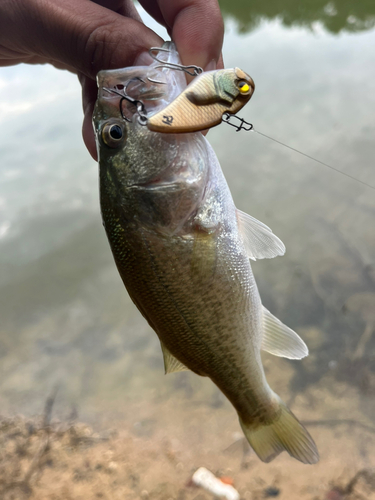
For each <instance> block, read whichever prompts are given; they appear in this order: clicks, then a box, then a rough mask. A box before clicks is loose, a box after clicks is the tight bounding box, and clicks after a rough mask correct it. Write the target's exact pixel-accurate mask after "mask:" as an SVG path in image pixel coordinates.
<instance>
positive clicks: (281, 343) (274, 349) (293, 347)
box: [261, 306, 309, 359]
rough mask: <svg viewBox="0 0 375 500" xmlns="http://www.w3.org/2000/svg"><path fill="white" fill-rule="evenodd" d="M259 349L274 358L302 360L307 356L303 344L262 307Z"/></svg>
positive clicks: (291, 331)
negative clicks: (272, 355)
mask: <svg viewBox="0 0 375 500" xmlns="http://www.w3.org/2000/svg"><path fill="white" fill-rule="evenodd" d="M261 349H263V351H267V352H269V353H271V354H274V355H275V356H281V357H283V358H289V359H302V358H305V357H306V356H307V355H308V354H309V350H308V348H307V345H306V344H305V342H304V341H303V340H302V339H301V337H300V336H299V335H297V333H296V332H294V331H293V330H292V329H291V328H289V327H288V326H286V325H284V323H282V322H281V321H280V320H279V319H277V318H276V317H275V316H274V315H273V314H271V313H270V312H269V311H268V309H266V308H265V307H264V306H263V339H262V346H261Z"/></svg>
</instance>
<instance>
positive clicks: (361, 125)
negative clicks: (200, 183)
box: [0, 0, 375, 422]
mask: <svg viewBox="0 0 375 500" xmlns="http://www.w3.org/2000/svg"><path fill="white" fill-rule="evenodd" d="M221 5H222V10H223V13H224V15H225V20H226V37H225V44H224V59H225V63H226V66H227V67H231V66H239V67H241V68H243V69H244V70H246V71H247V72H248V73H249V74H250V75H251V76H252V77H253V78H254V81H255V84H256V92H255V94H254V96H253V98H252V100H251V101H250V103H249V104H248V106H247V107H246V108H245V109H244V110H242V111H241V113H240V115H241V116H243V117H244V118H245V119H247V120H249V121H251V122H252V123H253V124H254V126H255V129H258V130H259V131H261V132H263V133H265V134H267V135H270V136H272V137H274V138H276V139H278V140H280V141H282V142H286V143H287V144H289V145H291V146H293V147H295V148H297V149H300V150H302V151H304V152H306V153H307V154H309V155H312V156H315V157H317V158H319V159H321V160H322V161H324V162H327V163H329V164H331V165H333V166H335V167H336V168H338V169H340V170H342V171H344V172H346V173H348V174H350V175H353V176H356V177H358V178H359V179H361V180H362V181H364V182H367V183H369V184H372V185H375V168H374V167H375V165H374V158H375V140H374V137H375V114H374V109H375V93H374V80H375V51H374V47H375V29H374V28H373V26H374V24H375V8H374V3H373V2H364V1H363V2H344V1H342V2H338V1H337V2H329V3H327V2H325V1H323V0H321V1H320V0H316V1H310V2H303V6H302V5H301V2H297V1H293V0H289V1H288V2H283V5H282V7H281V6H280V2H275V1H274V2H260V1H259V2H258V1H254V2H250V1H248V0H242V1H237V0H236V1H229V0H222V2H221ZM144 17H145V19H147V22H148V23H149V25H150V26H151V27H152V28H153V29H156V30H158V31H159V32H160V29H159V28H158V27H157V26H156V24H155V23H154V22H152V21H150V20H149V18H148V17H146V16H144ZM0 89H1V97H0V137H1V139H0V158H1V163H0V318H1V320H0V413H1V414H9V413H14V412H26V413H33V412H37V411H39V410H40V409H41V407H42V404H43V401H44V400H45V398H46V396H47V394H49V393H50V391H51V389H52V388H53V387H54V386H55V385H56V384H57V385H59V387H60V393H59V402H58V405H60V409H61V412H63V411H64V408H65V409H66V408H67V407H70V406H71V405H73V406H77V407H78V408H79V410H80V412H81V413H83V414H85V415H86V416H89V417H90V415H96V414H102V413H105V412H107V411H109V410H110V411H116V410H117V409H120V410H121V411H126V408H129V407H131V404H133V403H134V402H137V401H139V400H142V401H151V404H153V402H154V403H155V405H157V403H158V402H159V401H162V400H166V399H168V398H169V397H172V398H182V399H186V407H187V408H190V407H194V405H195V404H198V403H199V404H209V405H210V406H211V407H212V408H213V411H214V408H215V407H217V406H221V405H222V404H223V401H222V399H221V398H220V395H218V392H217V390H216V389H215V388H214V387H213V386H212V384H211V383H210V382H209V381H207V380H204V379H200V378H198V377H196V376H195V375H192V374H186V373H183V374H176V375H175V376H173V375H172V376H170V377H166V378H165V377H164V375H163V364H162V359H161V352H160V347H159V343H158V340H157V337H156V335H155V334H154V333H153V332H152V331H151V329H150V328H149V326H148V325H147V324H146V322H145V321H144V319H143V318H142V317H141V315H140V314H139V313H138V311H137V310H136V308H135V306H134V305H133V304H132V302H131V301H130V299H129V297H128V295H127V293H126V291H125V289H124V287H123V285H122V282H121V281H120V278H119V276H118V273H117V271H116V269H115V266H114V263H113V259H112V256H111V253H110V250H109V246H108V243H107V241H106V238H105V235H104V231H103V229H102V226H101V219H100V214H99V204H98V186H97V184H98V182H97V166H96V164H95V163H94V162H93V161H92V160H91V159H90V158H89V155H88V153H87V152H86V150H85V148H84V146H83V143H82V140H81V132H80V127H81V104H80V89H79V85H78V82H77V81H76V78H75V77H74V76H73V75H70V74H68V73H64V72H59V71H57V70H54V69H53V68H50V67H28V66H18V67H14V68H5V69H4V68H2V69H1V70H0ZM209 139H210V141H211V143H212V144H213V147H214V149H215V151H216V153H217V155H218V157H219V160H220V162H221V165H222V167H223V170H224V172H225V175H226V177H227V179H228V182H229V184H230V187H231V189H232V193H233V197H234V199H235V201H236V203H237V206H238V207H239V208H240V209H241V210H244V211H246V212H248V213H250V214H251V215H253V216H255V217H257V218H258V219H260V220H261V221H263V222H264V223H266V224H267V225H269V226H270V227H271V228H272V229H273V231H274V232H275V233H276V234H277V235H278V236H279V237H280V238H281V239H282V240H283V241H284V243H285V244H286V247H287V253H286V256H285V257H283V258H278V259H274V260H272V261H260V262H256V263H255V264H254V266H253V269H254V272H255V275H256V278H257V282H258V285H259V288H260V292H261V296H262V299H263V302H264V304H265V305H266V306H267V307H268V308H269V309H270V310H271V311H272V312H273V313H274V314H276V315H277V316H278V317H279V318H280V319H282V320H283V321H284V322H286V323H287V324H288V325H290V326H291V327H292V328H294V329H296V330H297V331H299V332H300V333H301V335H302V336H303V337H304V338H305V339H306V340H307V343H308V344H309V345H310V350H311V355H310V357H309V358H307V359H306V360H304V361H301V362H293V363H292V362H287V361H285V362H283V363H284V364H282V365H278V364H277V363H276V362H273V361H270V360H269V359H268V358H267V359H266V367H267V371H268V375H269V377H270V380H272V379H275V380H277V379H278V377H279V373H278V372H277V370H279V369H280V366H281V368H282V369H285V370H287V371H288V373H290V376H289V375H288V385H287V386H286V387H282V386H281V387H277V390H278V392H279V393H280V394H281V395H282V396H283V397H285V398H286V397H287V395H288V396H289V401H290V402H291V404H293V401H297V400H298V398H299V397H307V400H308V401H310V402H311V401H312V403H311V405H312V406H311V409H312V410H313V413H314V415H315V416H317V417H320V418H322V419H323V418H328V417H332V415H333V414H334V415H335V416H337V414H336V413H335V412H336V410H335V409H334V408H332V407H331V406H330V403H329V400H330V396H329V395H330V394H332V397H333V396H334V395H336V392H337V387H339V386H340V387H342V384H345V387H348V391H349V392H348V394H349V395H347V396H343V398H342V400H341V403H340V404H341V406H340V414H339V417H340V418H344V419H345V418H353V415H354V414H355V418H361V419H362V420H363V421H366V422H370V421H371V420H374V415H375V403H374V394H375V354H374V353H375V331H373V330H375V223H374V221H375V201H374V200H375V196H374V190H371V189H370V188H367V187H365V186H363V185H360V184H358V183H356V182H354V181H352V180H350V179H348V178H346V177H344V176H341V175H339V174H337V173H336V172H333V171H331V170H329V169H327V168H325V167H323V166H321V165H319V164H317V163H314V162H312V161H310V160H308V159H307V158H304V157H302V156H300V155H298V154H297V153H294V152H292V151H290V150H288V149H286V148H282V147H281V146H279V145H278V144H276V143H273V142H271V141H269V140H268V139H266V138H264V137H262V136H260V135H256V134H254V133H246V132H243V133H236V132H235V131H234V129H231V128H230V127H227V126H225V125H221V126H220V127H217V128H216V129H214V130H212V131H211V132H210V135H209ZM364 332H366V333H365V334H364ZM363 334H364V335H363ZM372 334H374V335H373V336H372ZM322 384H323V385H324V387H326V389H327V392H326V393H325V396H324V398H325V399H324V401H323V400H319V398H318V396H316V395H315V396H314V394H315V393H314V391H315V390H316V388H317V387H321V386H322ZM340 384H341V385H340ZM306 395H307V396H306ZM353 395H355V398H354V396H353ZM310 396H311V399H309V398H310ZM314 398H315V399H314ZM316 398H318V402H317V399H316ZM353 398H354V399H353ZM202 401H203V402H205V403H202ZM318 403H319V404H318ZM224 404H226V403H224ZM308 404H310V403H308ZM308 404H307V403H306V405H307V406H306V408H305V415H308V414H309V412H310V407H309V406H308ZM120 410H119V411H120ZM228 411H230V410H229V409H228ZM232 417H233V418H235V417H234V415H232Z"/></svg>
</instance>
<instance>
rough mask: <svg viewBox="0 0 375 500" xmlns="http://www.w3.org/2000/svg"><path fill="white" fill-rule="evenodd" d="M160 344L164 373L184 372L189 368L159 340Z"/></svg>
mask: <svg viewBox="0 0 375 500" xmlns="http://www.w3.org/2000/svg"><path fill="white" fill-rule="evenodd" d="M160 345H161V350H162V352H163V357H164V370H165V374H166V375H167V373H175V372H184V371H188V370H189V368H187V367H186V366H185V365H184V364H183V363H181V361H179V360H178V359H177V358H175V357H174V356H173V354H171V353H170V352H169V351H168V349H167V348H166V347H165V345H164V344H163V342H160Z"/></svg>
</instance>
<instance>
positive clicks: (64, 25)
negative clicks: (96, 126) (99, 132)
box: [0, 0, 224, 159]
mask: <svg viewBox="0 0 375 500" xmlns="http://www.w3.org/2000/svg"><path fill="white" fill-rule="evenodd" d="M140 3H141V5H142V6H143V7H144V8H145V10H146V11H147V12H148V13H149V14H150V15H151V16H152V17H153V18H154V19H155V20H156V21H158V22H159V23H160V24H162V25H163V26H165V27H166V28H167V30H168V33H169V35H170V36H171V38H172V39H173V41H174V42H175V43H176V45H177V49H178V51H179V53H180V57H181V60H182V63H183V64H196V65H198V66H201V67H203V68H206V69H215V67H218V68H221V67H222V59H221V47H222V42H223V34H224V28H223V20H222V17H221V13H220V9H219V6H218V4H217V0H140ZM162 43H163V40H162V39H161V38H160V37H159V36H158V35H157V34H156V33H154V32H153V31H152V30H150V29H149V28H147V27H146V26H145V25H144V24H143V23H142V21H141V19H140V17H139V15H138V13H137V10H136V9H135V7H134V5H133V2H132V1H131V0H95V1H93V0H1V1H0V66H12V65H14V64H18V63H29V64H45V63H49V64H52V65H53V66H55V67H56V68H59V69H67V70H69V71H72V72H73V73H76V74H77V75H78V78H79V81H80V83H81V86H82V102H83V111H84V120H83V128H82V132H83V139H84V141H85V144H86V147H87V149H88V150H89V152H90V154H91V156H92V157H93V158H94V159H96V158H97V155H96V148H95V140H94V134H93V130H92V125H91V118H92V112H93V107H94V103H95V99H96V93H97V87H96V82H95V77H96V74H97V73H98V71H99V70H101V69H114V68H124V67H127V66H132V65H134V64H144V63H146V64H147V63H148V61H147V56H145V54H144V52H145V51H147V50H148V49H149V48H150V47H154V46H156V47H160V45H161V44H162ZM141 54H143V55H141Z"/></svg>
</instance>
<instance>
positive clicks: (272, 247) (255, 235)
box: [237, 209, 285, 260]
mask: <svg viewBox="0 0 375 500" xmlns="http://www.w3.org/2000/svg"><path fill="white" fill-rule="evenodd" d="M237 221H238V229H239V231H240V234H241V235H242V238H243V242H244V245H245V249H246V252H247V254H248V256H249V258H250V259H252V260H256V259H272V258H273V257H277V256H278V255H284V253H285V245H284V243H283V242H282V241H281V240H280V239H279V238H278V237H277V236H276V235H275V234H273V232H272V230H271V229H270V228H269V227H268V226H266V225H265V224H263V222H260V221H259V220H257V219H255V218H254V217H252V216H251V215H248V214H246V213H245V212H242V211H241V210H238V209H237Z"/></svg>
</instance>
